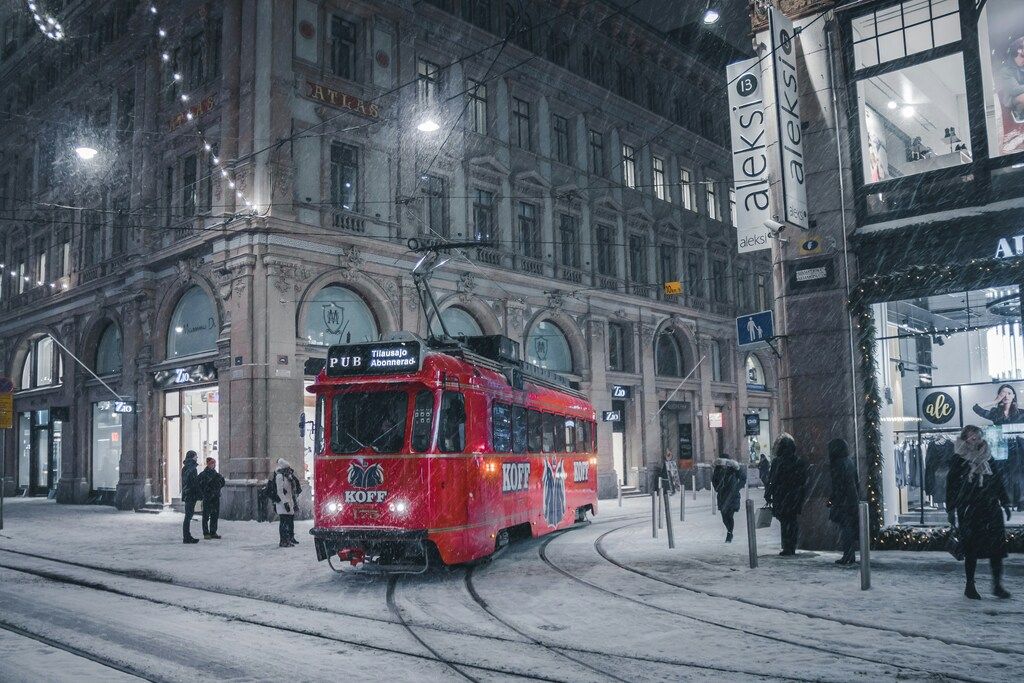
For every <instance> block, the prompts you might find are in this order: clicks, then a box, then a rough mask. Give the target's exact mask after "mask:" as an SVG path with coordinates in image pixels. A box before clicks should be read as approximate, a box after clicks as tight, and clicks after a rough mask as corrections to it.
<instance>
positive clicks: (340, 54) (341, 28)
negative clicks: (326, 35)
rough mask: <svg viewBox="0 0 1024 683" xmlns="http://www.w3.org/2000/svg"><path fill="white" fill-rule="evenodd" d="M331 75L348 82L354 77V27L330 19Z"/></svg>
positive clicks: (342, 21)
mask: <svg viewBox="0 0 1024 683" xmlns="http://www.w3.org/2000/svg"><path fill="white" fill-rule="evenodd" d="M331 73H333V74H334V75H335V76H337V77H338V78H345V79H348V80H350V81H352V80H355V77H356V25H355V24H354V23H352V22H351V21H345V20H344V19H342V18H341V17H331Z"/></svg>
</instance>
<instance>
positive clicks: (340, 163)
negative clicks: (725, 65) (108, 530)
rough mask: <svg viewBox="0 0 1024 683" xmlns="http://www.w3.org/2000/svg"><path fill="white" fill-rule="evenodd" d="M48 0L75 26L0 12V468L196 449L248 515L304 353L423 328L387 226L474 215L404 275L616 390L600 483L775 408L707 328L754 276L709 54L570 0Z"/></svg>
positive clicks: (415, 229)
mask: <svg viewBox="0 0 1024 683" xmlns="http://www.w3.org/2000/svg"><path fill="white" fill-rule="evenodd" d="M64 5H65V7H64V9H63V10H62V11H61V12H60V13H59V16H60V18H61V21H62V22H63V23H64V24H65V26H68V27H71V29H72V30H68V31H67V33H68V35H69V36H83V35H86V34H89V35H90V36H92V37H90V38H88V39H84V38H70V37H69V39H68V40H67V41H65V42H64V43H60V44H57V43H54V42H52V41H49V40H47V39H46V38H44V37H43V36H42V35H40V34H39V33H38V31H36V30H35V27H34V25H32V24H31V17H28V16H27V15H25V16H22V15H19V14H18V13H17V12H15V13H14V14H13V15H11V16H9V17H5V19H4V22H2V24H0V25H2V26H4V27H13V28H11V31H13V33H12V34H11V37H9V38H8V37H7V35H6V33H5V42H4V48H3V49H4V53H3V61H2V62H0V82H3V83H4V84H5V89H6V90H7V91H9V92H12V93H14V97H13V98H12V103H11V106H10V111H9V112H7V113H6V115H5V117H4V118H3V120H2V121H0V130H2V131H3V139H4V140H5V142H4V144H3V146H2V147H0V183H2V184H0V195H2V196H3V202H2V204H0V210H2V216H3V218H2V220H0V234H2V235H3V246H2V252H0V254H2V257H0V262H2V263H3V264H4V266H3V269H4V270H3V276H2V280H3V288H2V289H0V367H2V368H3V371H4V372H6V373H7V374H10V375H11V376H12V377H13V378H14V379H15V384H16V387H17V391H16V393H15V410H16V415H15V422H16V424H15V429H13V430H9V431H8V432H6V433H5V442H4V446H5V448H4V453H5V458H6V473H7V475H6V478H5V481H4V487H3V490H4V492H5V494H6V495H12V494H14V493H16V492H24V493H28V494H31V495H37V494H47V493H49V494H51V495H53V496H55V497H56V498H57V500H58V501H59V502H68V503H83V502H102V503H110V504H114V505H116V506H118V507H119V508H123V509H132V508H139V507H142V506H144V505H147V504H154V503H164V504H167V503H171V502H172V501H174V500H175V499H176V498H177V496H178V495H179V489H178V487H179V482H178V480H177V479H178V470H179V468H180V463H181V459H182V457H183V456H184V453H185V451H187V450H196V451H197V452H198V453H199V454H200V456H201V457H202V456H204V455H210V456H214V457H216V458H217V459H218V461H219V467H220V469H221V471H222V472H223V473H224V475H225V477H226V479H227V488H226V489H225V492H224V500H223V503H222V508H221V509H222V514H225V515H226V516H228V517H231V518H247V517H250V516H252V515H253V514H254V511H255V506H256V499H257V496H256V488H257V485H258V484H259V482H261V481H262V480H264V479H265V478H266V476H267V474H268V472H270V471H271V470H272V469H273V464H272V463H274V462H275V461H276V459H277V458H278V457H285V458H287V459H289V460H291V461H292V462H293V464H296V465H298V464H300V463H303V462H304V461H306V460H307V459H306V458H305V457H304V438H305V437H304V436H303V435H302V434H301V433H300V422H302V421H303V419H304V417H305V416H306V415H308V414H309V413H310V411H311V404H310V403H309V401H308V398H307V397H308V395H305V394H304V392H303V388H304V384H305V383H307V382H309V381H311V379H312V377H309V376H306V375H305V366H306V361H307V360H308V359H315V358H322V357H323V356H324V355H325V353H326V344H330V343H337V342H339V341H353V342H355V341H363V340H365V339H372V338H375V337H376V336H377V335H379V334H382V333H387V332H391V331H396V330H411V331H415V332H418V333H420V334H426V333H427V332H428V330H427V323H426V318H425V316H424V312H423V311H422V310H420V308H419V303H418V300H417V298H416V296H415V293H414V291H413V287H412V280H411V277H410V275H409V272H410V269H411V267H412V265H413V264H414V262H415V259H414V255H413V254H411V253H410V251H409V247H408V244H407V242H408V240H409V239H410V238H418V239H438V240H454V241H467V240H475V241H477V242H478V243H479V246H473V247H469V248H465V249H461V250H459V251H458V252H456V253H455V255H454V258H453V260H452V261H451V262H450V263H449V264H448V265H447V266H445V267H444V268H443V269H442V270H440V271H439V272H438V273H437V275H436V276H435V278H434V281H433V285H434V287H435V289H436V292H437V294H438V295H439V298H440V300H441V306H442V308H443V310H444V313H443V315H444V319H445V321H446V323H447V324H448V325H449V327H450V328H453V329H455V330H457V331H460V332H463V333H478V332H484V333H501V334H505V335H508V336H509V337H511V338H512V339H514V340H516V341H518V342H519V343H520V344H521V345H522V348H523V350H524V355H526V357H527V358H529V359H531V360H533V361H534V362H537V363H538V364H541V365H543V366H546V367H549V368H551V369H554V370H558V371H560V372H563V373H564V374H566V375H567V376H568V377H569V378H571V379H572V380H573V381H574V382H577V383H578V385H579V386H580V387H581V388H582V389H584V390H585V391H586V392H587V393H589V394H590V396H591V399H592V401H593V403H594V405H595V408H596V409H597V410H598V411H599V412H600V411H604V410H612V409H620V410H621V413H622V415H623V420H622V421H620V422H614V423H613V422H602V423H601V425H600V428H599V437H598V445H599V450H600V452H601V460H600V462H599V470H600V471H601V472H602V474H601V477H600V490H601V494H602V495H604V496H614V495H615V492H616V483H617V482H619V483H623V484H626V485H630V486H639V487H641V488H646V487H647V486H648V485H649V477H650V474H649V472H652V471H653V468H655V467H657V466H658V465H657V463H658V462H659V460H660V458H661V455H662V452H663V450H664V449H665V448H669V449H671V450H673V451H675V452H676V453H677V455H680V456H685V455H689V456H690V458H689V462H690V464H693V463H702V462H703V463H708V462H710V461H711V460H713V459H714V458H715V457H716V456H717V454H719V453H721V452H730V453H741V454H746V453H748V452H750V450H751V448H754V449H757V448H760V444H761V443H764V442H766V441H767V440H769V439H770V435H771V434H774V433H775V432H776V431H777V425H778V420H779V415H778V410H777V400H778V391H777V389H776V387H777V386H778V382H779V372H778V367H777V365H776V363H775V361H774V358H773V357H772V356H771V354H770V353H768V354H763V353H761V352H758V353H757V354H744V353H741V352H739V351H738V350H737V349H736V346H735V341H734V340H735V331H734V327H735V325H734V320H733V319H734V316H735V315H737V314H738V313H741V312H747V311H751V310H760V309H763V308H767V307H770V306H771V302H772V283H771V281H770V269H771V266H770V263H769V261H768V259H767V258H766V257H764V256H755V257H739V256H737V255H736V254H735V246H734V245H735V231H734V230H733V229H732V227H731V226H730V224H729V220H730V218H729V217H730V206H729V196H730V195H729V191H728V188H729V184H728V179H729V163H728V152H727V150H726V149H725V147H723V145H724V144H726V143H725V142H724V140H725V136H726V134H727V131H726V130H725V129H724V127H723V119H722V117H721V116H720V115H719V109H720V107H723V106H724V91H723V89H722V85H721V80H722V77H723V76H722V74H723V71H722V69H721V65H720V64H717V63H716V64H709V63H706V62H705V61H701V59H700V58H698V56H697V55H695V54H694V50H691V49H687V46H685V45H680V44H677V43H675V42H673V41H672V40H670V39H669V38H668V37H666V36H665V35H663V34H661V33H659V32H658V31H656V30H655V29H653V28H652V27H650V26H646V25H642V24H639V23H637V22H636V21H635V20H633V19H631V18H629V17H628V16H626V15H624V14H623V13H622V12H621V11H618V9H617V7H616V6H615V5H612V4H610V3H604V2H596V3H595V2H568V3H564V2H563V3H553V2H552V3H548V2H526V3H522V2H469V1H466V2H444V1H438V2H418V3H413V2H365V3H364V2H344V3H343V2H330V1H321V2H315V1H313V0H294V1H289V2H277V1H274V2H271V1H270V0H256V1H254V2H242V1H241V0H225V1H222V2H182V3H156V4H155V5H154V7H155V9H156V10H157V11H156V12H152V11H150V9H149V5H150V4H149V3H140V2H134V1H132V0H122V1H111V2H68V3H64ZM90 26H101V27H103V28H102V30H98V31H94V32H92V33H90V32H89V31H88V28H89V27H90ZM5 30H6V29H5ZM583 36H585V39H581V37H583ZM426 119H431V120H434V121H435V122H436V123H437V124H438V125H439V129H438V130H436V131H433V132H425V131H422V130H419V129H418V125H419V124H420V123H423V122H424V121H425V120H426ZM79 146H88V147H91V148H93V149H96V150H97V154H96V155H95V157H94V158H93V159H91V160H84V159H81V158H78V157H76V156H75V153H74V152H73V150H74V149H75V148H76V147H79ZM665 281H682V283H683V294H682V295H666V294H665V293H664V291H663V289H662V286H661V283H663V282H665ZM26 368H27V369H26ZM616 388H619V392H618V395H617V396H613V390H615V389H616ZM623 389H624V391H623ZM623 394H624V396H623ZM119 410H130V411H131V412H118V411H119ZM750 412H756V413H758V415H759V420H758V422H759V424H760V425H761V428H760V435H759V436H755V437H747V436H746V433H745V428H744V425H745V415H746V414H748V413H750ZM718 420H721V427H712V426H711V425H712V424H718ZM307 433H308V430H307ZM758 439H760V441H758ZM684 464H686V463H685V462H684Z"/></svg>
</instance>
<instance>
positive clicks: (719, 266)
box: [711, 258, 727, 303]
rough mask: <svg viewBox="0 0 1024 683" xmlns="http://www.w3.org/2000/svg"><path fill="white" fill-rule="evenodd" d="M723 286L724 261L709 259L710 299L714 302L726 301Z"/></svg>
mask: <svg viewBox="0 0 1024 683" xmlns="http://www.w3.org/2000/svg"><path fill="white" fill-rule="evenodd" d="M726 294H727V292H726V288H725V261H723V260H722V259H718V258H716V259H711V299H712V300H713V301H715V302H716V303H723V302H725V301H726V298H727V296H726Z"/></svg>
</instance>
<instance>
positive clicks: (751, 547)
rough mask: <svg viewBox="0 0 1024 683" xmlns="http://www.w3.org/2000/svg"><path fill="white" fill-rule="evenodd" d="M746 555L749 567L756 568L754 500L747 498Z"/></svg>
mask: <svg viewBox="0 0 1024 683" xmlns="http://www.w3.org/2000/svg"><path fill="white" fill-rule="evenodd" d="M747 555H748V556H749V559H750V568H751V569H756V568H757V525H756V524H755V523H754V501H752V500H750V499H749V498H748V499H747Z"/></svg>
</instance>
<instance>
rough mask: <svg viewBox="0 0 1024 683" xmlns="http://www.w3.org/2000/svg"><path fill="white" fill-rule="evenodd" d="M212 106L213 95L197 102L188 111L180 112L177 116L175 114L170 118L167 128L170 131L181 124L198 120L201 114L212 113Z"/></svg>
mask: <svg viewBox="0 0 1024 683" xmlns="http://www.w3.org/2000/svg"><path fill="white" fill-rule="evenodd" d="M213 105H214V101H213V95H207V96H206V97H204V98H203V99H201V100H199V102H198V103H196V104H194V105H192V106H191V107H189V108H188V109H186V110H184V111H180V112H178V113H177V114H175V115H174V116H173V117H172V118H171V122H170V124H168V128H169V129H170V130H175V129H177V128H178V127H180V126H181V125H182V124H184V123H185V122H186V121H192V120H193V119H198V118H199V117H200V116H202V115H203V114H207V113H209V112H210V111H213Z"/></svg>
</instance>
